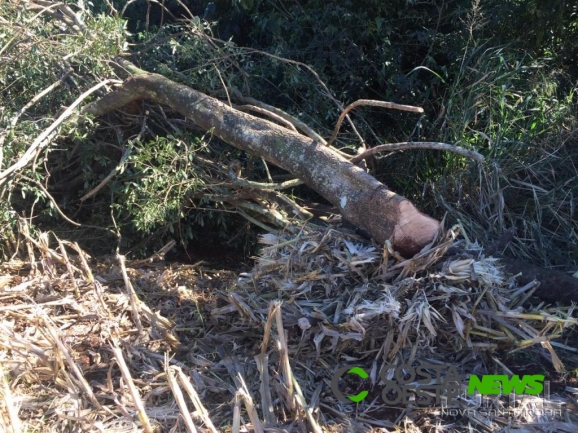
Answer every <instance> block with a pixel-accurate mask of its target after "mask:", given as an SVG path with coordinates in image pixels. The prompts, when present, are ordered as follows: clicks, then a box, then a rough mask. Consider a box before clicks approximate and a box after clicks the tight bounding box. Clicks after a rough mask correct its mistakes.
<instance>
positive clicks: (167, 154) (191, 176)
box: [113, 135, 203, 239]
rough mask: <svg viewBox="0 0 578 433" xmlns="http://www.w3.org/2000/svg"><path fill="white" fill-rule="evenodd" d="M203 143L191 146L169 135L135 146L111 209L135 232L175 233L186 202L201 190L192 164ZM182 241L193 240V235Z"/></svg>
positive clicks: (117, 187)
mask: <svg viewBox="0 0 578 433" xmlns="http://www.w3.org/2000/svg"><path fill="white" fill-rule="evenodd" d="M202 143H203V142H202V140H201V139H198V140H197V142H196V143H194V144H193V145H192V146H191V145H189V144H187V142H186V141H185V140H182V139H179V138H177V137H175V136H171V135H169V136H167V137H158V136H157V137H156V138H154V139H153V140H151V141H148V142H145V143H142V144H141V145H140V146H138V147H136V146H135V148H134V149H133V154H132V155H131V157H130V158H129V161H130V162H129V165H128V168H127V169H126V171H125V173H124V176H121V177H120V178H119V180H118V181H117V182H115V186H114V187H113V189H114V192H113V193H114V194H115V198H114V201H115V204H114V206H113V207H114V208H115V209H116V210H117V211H118V212H119V213H126V214H127V215H126V217H125V218H124V219H125V220H126V221H130V223H131V224H132V225H134V229H135V230H136V231H138V232H140V233H141V234H148V233H150V232H152V231H154V229H155V228H158V227H159V226H161V227H163V229H164V230H167V231H168V232H170V233H174V231H175V225H177V224H178V223H179V221H180V220H182V219H183V217H184V216H185V215H184V213H183V207H184V205H185V202H186V201H187V198H188V197H191V196H193V195H194V194H195V193H196V191H197V190H198V189H200V188H202V186H203V181H202V180H201V179H200V178H199V177H198V175H197V173H196V172H195V170H196V166H195V165H193V164H192V163H193V159H194V155H195V152H196V151H197V149H198V148H199V147H200V146H201V145H202ZM185 238H189V239H190V238H192V234H191V233H187V235H186V236H185Z"/></svg>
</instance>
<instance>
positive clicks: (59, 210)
mask: <svg viewBox="0 0 578 433" xmlns="http://www.w3.org/2000/svg"><path fill="white" fill-rule="evenodd" d="M22 178H23V179H25V180H27V181H28V182H32V183H33V184H35V185H36V186H37V187H38V188H40V189H41V190H42V192H43V193H44V195H45V196H46V198H47V199H48V200H50V202H51V203H52V205H53V206H54V209H56V211H57V212H58V213H59V214H60V216H61V217H62V218H64V220H65V221H67V222H69V223H70V224H72V225H73V226H76V227H82V228H86V229H88V228H91V229H98V230H104V231H107V232H110V233H112V234H113V235H116V233H114V232H113V231H112V230H110V229H108V228H106V227H99V226H93V225H90V224H80V223H77V222H76V221H73V220H71V219H70V218H68V217H67V216H66V215H65V213H64V212H62V210H61V209H60V208H59V207H58V203H56V200H54V197H52V195H50V193H49V192H48V190H47V189H46V188H44V186H43V185H42V184H41V183H40V182H38V181H36V180H34V179H32V178H30V177H28V176H22Z"/></svg>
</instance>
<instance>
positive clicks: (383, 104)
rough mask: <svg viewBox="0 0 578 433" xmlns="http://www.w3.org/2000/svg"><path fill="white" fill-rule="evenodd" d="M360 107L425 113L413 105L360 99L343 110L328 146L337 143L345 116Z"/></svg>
mask: <svg viewBox="0 0 578 433" xmlns="http://www.w3.org/2000/svg"><path fill="white" fill-rule="evenodd" d="M360 105H369V106H372V107H383V108H392V109H394V110H401V111H411V112H413V113H423V108H421V107H414V106H412V105H402V104H396V103H394V102H386V101H375V100H373V99H359V100H357V101H355V102H354V103H353V104H349V105H348V106H347V107H346V108H345V109H344V110H343V112H342V113H341V116H339V119H337V123H336V124H335V129H334V130H333V135H332V136H331V138H330V139H329V140H328V141H327V145H328V146H331V143H333V141H335V138H337V134H338V133H339V129H340V128H341V124H342V123H343V119H344V118H345V116H347V113H349V112H350V111H351V110H353V109H354V108H356V107H359V106H360Z"/></svg>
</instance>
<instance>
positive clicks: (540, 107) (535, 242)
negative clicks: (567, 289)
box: [429, 47, 578, 269]
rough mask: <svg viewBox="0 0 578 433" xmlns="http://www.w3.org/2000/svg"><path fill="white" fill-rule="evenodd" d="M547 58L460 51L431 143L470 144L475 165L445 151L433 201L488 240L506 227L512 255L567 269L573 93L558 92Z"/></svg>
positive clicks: (572, 239) (572, 236)
mask: <svg viewBox="0 0 578 433" xmlns="http://www.w3.org/2000/svg"><path fill="white" fill-rule="evenodd" d="M558 80H559V76H557V75H556V72H555V71H552V70H551V69H550V68H549V65H548V62H547V60H541V61H538V60H534V59H531V58H530V57H529V56H520V55H519V53H516V52H514V51H512V50H509V49H508V48H507V47H502V48H485V47H478V48H477V49H475V50H473V51H472V52H471V53H470V54H469V55H468V56H467V57H464V59H463V61H462V63H461V67H460V72H459V74H458V75H457V76H456V79H455V81H454V82H453V84H452V86H451V87H450V88H449V90H448V92H447V94H446V95H445V97H444V106H445V109H446V113H445V117H444V119H443V124H442V126H441V128H440V129H439V133H438V134H439V137H438V139H439V140H440V141H447V142H454V143H459V144H460V145H461V146H465V147H471V148H474V149H476V150H478V151H480V152H482V153H483V154H485V156H486V157H487V158H488V159H487V162H486V163H485V164H484V165H483V166H478V167H474V166H473V165H469V164H464V161H463V160H460V158H458V157H455V156H452V157H450V158H451V159H448V160H447V165H446V167H445V170H444V171H445V175H444V176H439V177H437V178H435V177H434V178H432V179H431V180H430V181H429V186H430V187H431V188H432V190H433V191H434V192H435V194H433V196H434V197H435V203H436V205H437V206H441V208H442V209H443V210H445V211H446V212H448V214H449V216H450V217H451V218H452V219H455V220H460V221H462V222H463V224H464V226H465V227H466V229H467V230H468V231H469V235H470V237H473V238H476V239H478V240H479V241H481V242H483V243H484V244H486V245H487V244H490V243H491V242H492V241H495V240H496V239H497V238H499V237H500V235H501V234H503V233H504V232H505V231H506V230H508V229H509V228H511V227H516V228H517V230H518V236H517V237H516V238H515V240H514V241H513V242H512V243H510V245H509V246H508V253H509V254H510V255H513V256H515V257H519V258H522V259H524V260H527V261H530V262H534V263H536V264H539V265H542V266H547V267H561V268H564V269H571V268H572V267H573V266H575V265H576V263H577V259H578V236H577V232H578V222H577V218H576V217H577V214H576V210H575V207H576V203H575V196H576V195H577V194H578V163H577V161H578V129H577V124H576V117H575V113H576V103H575V93H574V91H575V89H572V90H571V91H568V92H566V93H565V94H562V92H561V91H560V90H559V88H558V86H557V82H558Z"/></svg>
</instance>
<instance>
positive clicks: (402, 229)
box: [83, 67, 439, 257]
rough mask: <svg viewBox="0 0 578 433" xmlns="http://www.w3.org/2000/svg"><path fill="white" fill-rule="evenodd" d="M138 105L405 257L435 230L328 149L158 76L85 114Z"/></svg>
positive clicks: (140, 78) (126, 87)
mask: <svg viewBox="0 0 578 433" xmlns="http://www.w3.org/2000/svg"><path fill="white" fill-rule="evenodd" d="M133 70H134V67H133ZM138 99H150V100H153V101H155V102H158V103H161V104H165V105H168V106H169V107H171V108H172V109H174V110H175V111H178V112H180V113H181V114H183V115H184V116H186V117H188V118H189V119H191V120H192V121H194V122H195V123H196V124H197V125H199V126H200V127H202V128H204V129H206V130H211V129H212V130H213V133H214V134H215V135H216V136H217V137H219V138H221V139H222V140H223V141H225V142H227V143H229V144H231V145H232V146H235V147H237V148H239V149H242V150H245V151H247V152H249V153H251V154H253V155H256V156H260V157H263V158H264V159H265V160H267V161H269V162H271V163H273V164H275V165H277V166H279V167H281V168H283V169H285V170H287V171H289V172H291V173H292V174H294V175H295V176H296V177H298V178H299V179H301V180H303V181H304V182H305V183H306V184H307V185H308V186H309V187H311V188H313V189H314V190H315V191H317V192H318V193H319V194H321V195H322V196H323V197H324V198H325V199H327V200H328V201H329V202H331V203H332V204H333V205H334V206H336V207H337V208H338V209H339V211H340V212H341V214H342V215H343V216H344V218H346V219H347V220H348V221H350V222H351V223H352V224H354V225H357V226H359V227H362V228H364V229H366V230H367V231H368V232H369V233H370V234H371V236H372V237H374V238H375V239H376V240H377V241H378V242H385V241H386V240H387V239H390V240H391V242H392V244H393V247H394V248H395V249H396V250H397V251H399V252H400V253H401V254H402V255H404V256H405V257H409V256H412V255H414V254H416V253H417V252H419V251H420V250H421V249H422V248H423V247H424V246H425V245H426V244H428V243H429V242H430V241H431V240H432V239H433V237H434V236H435V234H436V232H437V231H438V229H439V222H438V221H436V220H435V219H433V218H430V217H428V216H426V215H424V214H422V213H421V212H419V211H418V210H417V209H416V208H415V207H414V206H413V204H412V203H411V202H409V201H408V200H407V199H405V198H404V197H402V196H400V195H397V194H395V193H393V192H391V191H389V190H388V189H387V188H386V187H385V186H384V185H383V184H382V183H380V182H379V181H377V180H376V179H375V178H374V177H372V176H371V175H369V174H368V173H366V172H365V171H363V170H362V169H360V168H359V167H357V166H355V165H354V164H352V163H350V162H349V161H347V160H346V159H344V158H343V157H341V156H340V155H339V154H338V153H336V152H335V151H333V150H332V149H331V148H329V147H327V146H324V145H322V144H321V143H318V142H316V141H315V140H312V139H311V138H308V137H305V136H303V135H301V134H299V133H296V132H294V131H291V130H288V129H286V128H284V127H281V126H279V125H276V124H274V123H272V122H269V121H267V120H264V119H261V118H258V117H255V116H252V115H250V114H247V113H243V112H241V111H238V110H235V109H233V108H231V107H230V106H228V105H226V104H224V103H222V102H221V101H219V100H217V99H214V98H212V97H210V96H207V95H205V94H203V93H201V92H198V91H196V90H193V89H191V88H189V87H186V86H184V85H181V84H178V83H175V82H173V81H171V80H169V79H167V78H165V77H163V76H162V75H157V74H142V73H141V74H139V75H134V76H132V77H130V78H128V79H127V80H125V82H124V83H123V86H122V87H121V89H120V90H118V91H116V92H113V93H110V94H109V95H107V96H105V97H104V98H102V99H100V100H99V101H96V102H95V103H93V104H91V105H89V106H87V107H86V108H85V109H84V110H83V111H84V112H85V113H87V114H92V115H95V116H99V115H102V114H105V113H107V112H110V111H112V110H114V109H117V108H120V107H122V106H124V105H126V104H128V103H129V102H131V101H134V100H138Z"/></svg>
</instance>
